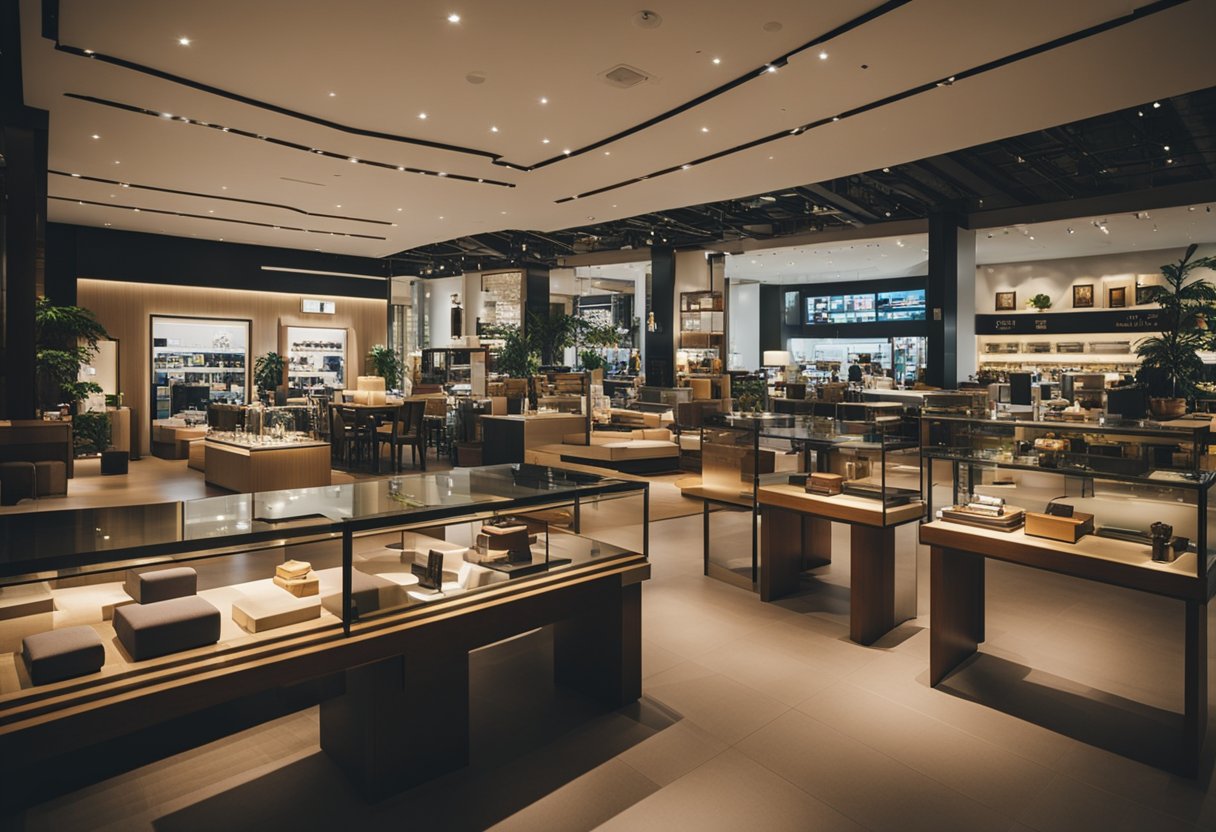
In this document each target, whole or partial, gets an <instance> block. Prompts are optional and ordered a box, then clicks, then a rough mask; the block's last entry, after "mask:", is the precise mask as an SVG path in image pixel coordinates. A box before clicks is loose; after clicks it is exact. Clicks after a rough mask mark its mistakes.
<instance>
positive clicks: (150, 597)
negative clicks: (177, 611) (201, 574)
mask: <svg viewBox="0 0 1216 832" xmlns="http://www.w3.org/2000/svg"><path fill="white" fill-rule="evenodd" d="M123 589H125V590H126V591H127V594H128V595H130V596H131V597H132V598H134V599H135V603H137V604H155V603H156V602H157V601H168V600H169V599H170V598H182V597H185V596H187V595H194V594H195V593H196V592H197V591H198V573H197V572H195V571H194V570H193V569H191V568H190V567H189V566H178V567H174V568H173V569H157V570H155V571H152V572H128V573H127V578H126V580H125V581H124V582H123Z"/></svg>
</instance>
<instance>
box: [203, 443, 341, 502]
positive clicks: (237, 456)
mask: <svg viewBox="0 0 1216 832" xmlns="http://www.w3.org/2000/svg"><path fill="white" fill-rule="evenodd" d="M204 441H205V444H204V448H203V454H204V456H203V468H204V476H205V479H206V480H207V482H208V483H210V484H212V485H218V486H219V487H221V488H227V489H228V490H230V491H240V492H244V493H252V492H255V491H279V490H281V489H284V488H313V487H315V486H321V485H329V484H330V467H329V464H330V460H329V444H328V443H326V442H299V443H293V444H291V445H281V446H276V445H269V446H266V447H261V448H258V447H255V448H250V447H245V446H242V445H233V444H229V443H227V442H223V441H220V440H216V439H211V438H208V439H206V440H204Z"/></svg>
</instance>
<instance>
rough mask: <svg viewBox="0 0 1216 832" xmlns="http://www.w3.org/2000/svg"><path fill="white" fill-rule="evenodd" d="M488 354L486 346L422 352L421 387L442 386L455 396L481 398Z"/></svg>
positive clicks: (446, 348) (442, 348)
mask: <svg viewBox="0 0 1216 832" xmlns="http://www.w3.org/2000/svg"><path fill="white" fill-rule="evenodd" d="M488 354H489V350H488V349H487V348H485V347H478V348H448V347H435V348H430V349H425V350H423V351H422V366H421V371H420V374H419V379H420V381H421V383H423V384H439V385H443V386H444V387H445V388H446V389H447V390H448V391H449V392H451V393H454V394H456V395H465V396H484V395H485V394H486V370H487V367H486V362H487V356H488Z"/></svg>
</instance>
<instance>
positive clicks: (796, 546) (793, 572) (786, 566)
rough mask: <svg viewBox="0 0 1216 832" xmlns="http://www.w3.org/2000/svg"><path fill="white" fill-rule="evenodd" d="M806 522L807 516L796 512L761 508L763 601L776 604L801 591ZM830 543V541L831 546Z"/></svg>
mask: <svg viewBox="0 0 1216 832" xmlns="http://www.w3.org/2000/svg"><path fill="white" fill-rule="evenodd" d="M803 519H804V515H802V514H800V513H798V512H796V511H787V510H785V509H781V508H774V507H772V506H761V507H760V600H761V601H775V600H777V599H778V598H781V597H783V596H786V595H790V594H792V593H794V592H797V591H798V582H799V579H800V576H801V575H802V547H803ZM829 533H830V529H829ZM830 540H831V538H830V537H829V543H828V545H829V546H830V545H831V543H830Z"/></svg>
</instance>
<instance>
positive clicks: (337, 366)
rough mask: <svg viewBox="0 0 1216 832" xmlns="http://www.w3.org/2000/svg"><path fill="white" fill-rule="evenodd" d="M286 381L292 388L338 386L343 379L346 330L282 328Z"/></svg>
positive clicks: (300, 327)
mask: <svg viewBox="0 0 1216 832" xmlns="http://www.w3.org/2000/svg"><path fill="white" fill-rule="evenodd" d="M283 331H284V334H283V338H284V343H285V353H286V356H287V380H288V383H289V385H290V386H291V387H294V388H298V389H307V388H311V387H334V388H339V389H340V388H341V387H342V386H343V384H344V383H345V379H346V330H345V329H338V328H331V327H303V326H288V327H283Z"/></svg>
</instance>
